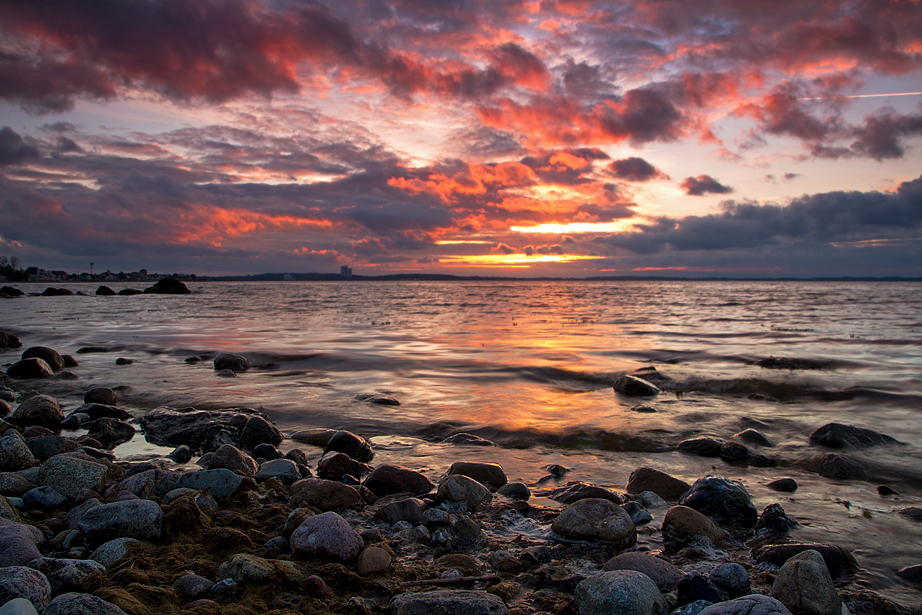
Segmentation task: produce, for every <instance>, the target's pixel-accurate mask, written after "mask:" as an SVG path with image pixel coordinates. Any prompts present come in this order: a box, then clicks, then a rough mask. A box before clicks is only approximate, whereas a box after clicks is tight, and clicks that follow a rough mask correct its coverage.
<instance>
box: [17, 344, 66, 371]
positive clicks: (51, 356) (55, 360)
mask: <svg viewBox="0 0 922 615" xmlns="http://www.w3.org/2000/svg"><path fill="white" fill-rule="evenodd" d="M20 358H21V359H22V360H23V361H25V360H26V359H41V360H42V361H44V362H45V363H47V364H48V366H49V367H50V368H51V369H53V370H58V369H64V357H62V356H61V355H60V354H58V351H57V350H54V349H52V348H47V347H45V346H32V347H31V348H27V349H26V350H25V351H24V352H23V353H22V357H20Z"/></svg>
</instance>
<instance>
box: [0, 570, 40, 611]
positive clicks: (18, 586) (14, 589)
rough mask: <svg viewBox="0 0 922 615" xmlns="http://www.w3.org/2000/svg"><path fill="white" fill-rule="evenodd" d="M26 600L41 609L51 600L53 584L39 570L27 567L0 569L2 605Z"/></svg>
mask: <svg viewBox="0 0 922 615" xmlns="http://www.w3.org/2000/svg"><path fill="white" fill-rule="evenodd" d="M15 598H24V599H26V600H28V601H29V602H31V603H32V604H33V606H35V607H36V608H39V609H43V608H45V605H47V604H48V601H49V600H50V599H51V584H50V583H49V582H48V579H47V578H45V575H43V574H42V573H41V572H39V571H38V570H34V569H32V568H31V567H29V568H27V567H25V566H8V567H6V568H0V605H3V604H6V603H7V602H9V601H10V600H13V599H15Z"/></svg>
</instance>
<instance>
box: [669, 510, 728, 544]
mask: <svg viewBox="0 0 922 615" xmlns="http://www.w3.org/2000/svg"><path fill="white" fill-rule="evenodd" d="M662 531H663V535H664V537H665V536H668V537H669V538H672V539H674V540H678V541H681V542H682V543H683V544H686V545H689V546H692V547H716V546H718V545H720V544H721V543H722V542H723V541H724V539H725V538H726V532H724V531H723V530H722V529H720V528H719V527H717V525H716V524H715V523H714V522H713V521H712V520H711V519H710V518H709V517H707V516H706V515H704V514H703V513H700V512H698V511H697V510H695V509H694V508H689V507H687V506H673V507H672V508H670V509H669V510H668V511H667V512H666V517H665V518H664V519H663V528H662Z"/></svg>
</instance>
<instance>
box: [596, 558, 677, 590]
mask: <svg viewBox="0 0 922 615" xmlns="http://www.w3.org/2000/svg"><path fill="white" fill-rule="evenodd" d="M604 569H605V570H636V571H637V572H642V573H644V574H645V575H647V576H648V577H650V579H651V580H652V581H653V582H654V583H656V586H657V587H658V588H659V589H660V591H663V592H667V591H672V590H674V589H675V588H676V587H678V585H679V581H681V580H682V571H681V570H679V569H678V568H676V567H675V566H674V565H672V564H671V563H670V562H667V561H666V560H664V559H662V558H660V557H655V556H653V555H650V554H649V553H641V552H639V551H632V552H629V553H620V554H618V555H616V556H614V557H613V558H611V559H610V560H608V561H607V562H605V566H604Z"/></svg>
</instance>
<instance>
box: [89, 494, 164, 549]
mask: <svg viewBox="0 0 922 615" xmlns="http://www.w3.org/2000/svg"><path fill="white" fill-rule="evenodd" d="M162 526H163V511H162V510H161V508H160V505H159V504H157V503H156V502H153V501H151V500H123V501H119V502H113V503H111V504H100V505H99V506H95V507H93V508H91V509H89V510H88V511H86V512H85V513H83V516H81V517H80V520H79V521H78V522H77V528H78V529H79V530H80V532H81V533H83V535H84V536H85V537H86V539H87V542H90V543H101V542H105V541H108V540H111V539H113V538H137V539H138V540H152V539H158V538H160V532H161V528H162Z"/></svg>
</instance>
